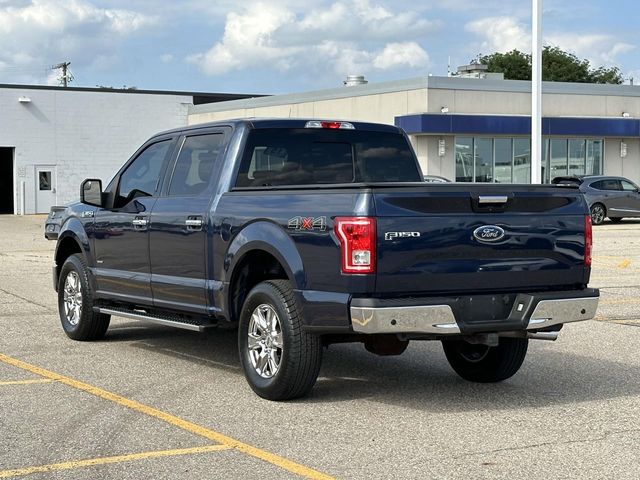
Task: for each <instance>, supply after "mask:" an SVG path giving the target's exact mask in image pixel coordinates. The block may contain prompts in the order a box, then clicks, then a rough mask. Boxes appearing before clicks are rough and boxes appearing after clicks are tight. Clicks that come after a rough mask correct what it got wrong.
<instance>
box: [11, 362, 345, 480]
mask: <svg viewBox="0 0 640 480" xmlns="http://www.w3.org/2000/svg"><path fill="white" fill-rule="evenodd" d="M0 362H3V363H6V364H8V365H12V366H14V367H17V368H21V369H22V370H26V371H28V372H31V373H34V374H36V375H40V376H41V377H44V378H50V379H51V380H56V381H58V382H60V383H64V384H65V385H68V386H70V387H73V388H76V389H78V390H82V391H84V392H87V393H90V394H92V395H95V396H96V397H100V398H103V399H105V400H109V401H110V402H113V403H117V404H118V405H122V406H124V407H127V408H130V409H131V410H135V411H137V412H141V413H144V414H145V415H149V416H150V417H154V418H157V419H159V420H162V421H163V422H166V423H169V424H171V425H174V426H176V427H178V428H181V429H183V430H186V431H187V432H191V433H193V434H196V435H200V436H201V437H204V438H207V439H209V440H213V441H214V442H217V443H221V444H223V445H227V446H228V447H231V448H234V449H236V450H238V451H240V452H242V453H246V454H247V455H251V456H252V457H256V458H259V459H261V460H264V461H265V462H268V463H271V464H272V465H276V466H278V467H280V468H282V469H284V470H288V471H289V472H291V473H294V474H296V475H300V476H302V477H305V478H309V479H313V480H319V479H323V480H325V479H332V478H333V477H330V476H329V475H326V474H324V473H321V472H318V471H317V470H313V469H312V468H309V467H305V466H304V465H301V464H299V463H296V462H294V461H292V460H288V459H286V458H284V457H281V456H279V455H275V454H273V453H270V452H267V451H265V450H262V449H260V448H257V447H254V446H252V445H249V444H247V443H243V442H240V441H239V440H236V439H234V438H231V437H228V436H226V435H224V434H222V433H218V432H216V431H214V430H210V429H208V428H205V427H202V426H200V425H197V424H195V423H192V422H189V421H187V420H183V419H181V418H178V417H175V416H173V415H171V414H169V413H166V412H163V411H161V410H158V409H156V408H153V407H150V406H148V405H144V404H142V403H140V402H136V401H135V400H130V399H128V398H125V397H122V396H120V395H117V394H115V393H111V392H108V391H107V390H103V389H101V388H98V387H94V386H93V385H89V384H88V383H84V382H80V381H78V380H74V379H72V378H69V377H65V376H64V375H60V374H57V373H54V372H50V371H49V370H45V369H44V368H40V367H36V366H35V365H31V364H29V363H26V362H23V361H22V360H18V359H16V358H12V357H9V356H7V355H4V354H2V353H0Z"/></svg>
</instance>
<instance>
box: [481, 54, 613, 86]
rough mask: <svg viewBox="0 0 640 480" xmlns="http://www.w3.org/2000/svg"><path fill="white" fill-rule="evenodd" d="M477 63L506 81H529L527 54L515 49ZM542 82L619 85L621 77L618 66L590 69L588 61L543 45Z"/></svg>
mask: <svg viewBox="0 0 640 480" xmlns="http://www.w3.org/2000/svg"><path fill="white" fill-rule="evenodd" d="M480 63H483V64H485V65H487V66H488V70H487V71H488V72H497V73H504V78H506V79H508V80H531V55H529V54H527V53H523V52H521V51H519V50H511V51H510V52H507V53H499V52H495V53H492V54H491V55H484V56H481V57H480ZM542 80H545V81H551V82H580V83H613V84H621V83H622V81H623V78H622V74H621V73H620V69H619V68H618V67H598V68H596V69H593V68H591V64H590V63H589V60H586V59H582V60H581V59H579V58H578V57H577V56H575V55H574V54H573V53H569V52H565V51H564V50H562V49H560V48H558V47H552V46H548V45H547V46H545V47H544V48H543V50H542Z"/></svg>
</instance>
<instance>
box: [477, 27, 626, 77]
mask: <svg viewBox="0 0 640 480" xmlns="http://www.w3.org/2000/svg"><path fill="white" fill-rule="evenodd" d="M465 30H466V31H468V32H471V33H474V34H475V35H477V36H478V37H480V39H481V40H480V43H479V44H478V45H476V47H477V48H478V50H479V52H482V53H493V52H502V53H504V52H508V51H511V50H513V49H518V50H520V51H523V52H530V51H531V33H530V28H529V25H528V24H525V23H524V22H521V21H520V20H519V19H518V18H516V17H510V16H502V17H485V18H481V19H478V20H474V21H471V22H469V23H467V24H466V25H465ZM544 44H545V45H553V46H557V47H560V48H561V49H563V50H565V51H568V52H571V53H574V54H575V55H577V56H578V57H579V58H586V59H588V60H589V61H590V62H591V64H592V65H593V66H599V65H613V64H615V63H616V61H617V58H618V56H620V55H622V54H624V53H628V52H630V51H632V50H634V49H635V48H636V47H635V46H634V45H632V44H630V43H627V42H624V41H621V40H620V39H619V38H617V37H616V36H615V35H610V34H603V33H597V34H591V33H568V32H548V33H546V34H545V35H544Z"/></svg>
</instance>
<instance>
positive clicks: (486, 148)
mask: <svg viewBox="0 0 640 480" xmlns="http://www.w3.org/2000/svg"><path fill="white" fill-rule="evenodd" d="M474 143H475V179H476V182H493V138H482V137H481V138H476V139H475V142H474Z"/></svg>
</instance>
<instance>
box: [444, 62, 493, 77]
mask: <svg viewBox="0 0 640 480" xmlns="http://www.w3.org/2000/svg"><path fill="white" fill-rule="evenodd" d="M488 68H489V67H488V66H487V65H485V64H483V63H479V62H471V63H470V64H469V65H461V66H459V67H458V71H457V72H456V73H455V75H454V76H456V77H462V78H490V79H493V80H504V74H503V73H492V72H487V69H488Z"/></svg>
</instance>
